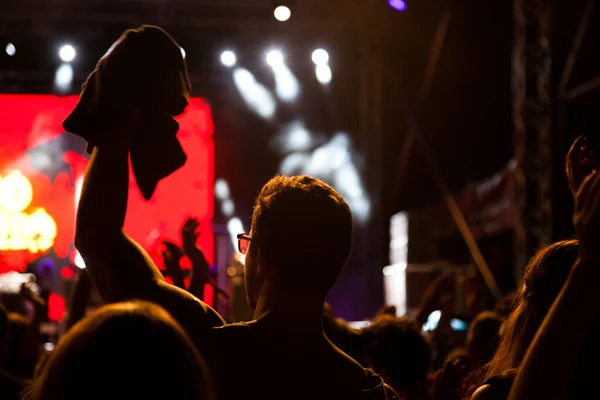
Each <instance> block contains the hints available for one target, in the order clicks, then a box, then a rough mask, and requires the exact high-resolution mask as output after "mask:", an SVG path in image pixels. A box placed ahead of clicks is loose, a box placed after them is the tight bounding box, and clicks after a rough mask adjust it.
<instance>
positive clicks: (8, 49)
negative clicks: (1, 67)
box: [4, 43, 17, 56]
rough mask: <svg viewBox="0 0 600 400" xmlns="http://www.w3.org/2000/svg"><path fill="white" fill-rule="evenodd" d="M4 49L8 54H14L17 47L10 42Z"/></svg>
mask: <svg viewBox="0 0 600 400" xmlns="http://www.w3.org/2000/svg"><path fill="white" fill-rule="evenodd" d="M4 50H6V54H8V55H9V56H14V55H15V54H16V53H17V48H16V47H15V45H14V44H12V43H9V44H7V45H6V48H5V49H4Z"/></svg>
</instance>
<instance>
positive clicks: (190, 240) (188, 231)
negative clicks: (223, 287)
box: [181, 218, 211, 299]
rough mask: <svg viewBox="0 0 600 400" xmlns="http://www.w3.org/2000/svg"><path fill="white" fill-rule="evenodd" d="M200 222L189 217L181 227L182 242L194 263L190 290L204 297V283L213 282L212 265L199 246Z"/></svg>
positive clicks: (195, 294) (184, 249)
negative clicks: (211, 275)
mask: <svg viewBox="0 0 600 400" xmlns="http://www.w3.org/2000/svg"><path fill="white" fill-rule="evenodd" d="M199 227H200V222H199V221H198V220H197V219H195V218H189V219H188V220H187V221H185V223H184V224H183V227H182V228H181V242H182V243H183V251H184V252H185V255H186V256H188V258H189V259H190V262H191V263H192V277H191V279H190V286H189V288H188V291H189V292H190V293H192V294H193V295H194V296H196V297H198V298H200V299H203V298H204V285H206V284H207V283H210V282H211V279H210V274H209V273H210V265H208V261H207V260H206V257H205V256H204V252H202V249H200V247H198V245H197V243H196V242H197V241H198V237H199V236H200V233H199V232H198V228H199Z"/></svg>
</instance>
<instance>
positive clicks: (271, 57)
mask: <svg viewBox="0 0 600 400" xmlns="http://www.w3.org/2000/svg"><path fill="white" fill-rule="evenodd" d="M266 60H267V64H269V65H270V66H271V67H273V68H276V67H278V66H280V65H282V64H283V53H282V52H281V51H279V50H270V51H269V52H268V53H267V56H266Z"/></svg>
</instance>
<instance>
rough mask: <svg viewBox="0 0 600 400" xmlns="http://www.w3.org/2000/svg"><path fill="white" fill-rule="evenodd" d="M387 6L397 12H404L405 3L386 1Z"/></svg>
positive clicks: (394, 0)
mask: <svg viewBox="0 0 600 400" xmlns="http://www.w3.org/2000/svg"><path fill="white" fill-rule="evenodd" d="M388 4H389V5H390V7H392V8H393V9H394V10H397V11H404V10H406V1H404V0H388Z"/></svg>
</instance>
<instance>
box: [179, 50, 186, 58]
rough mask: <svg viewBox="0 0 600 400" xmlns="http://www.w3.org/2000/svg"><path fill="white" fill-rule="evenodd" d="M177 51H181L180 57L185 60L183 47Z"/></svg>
mask: <svg viewBox="0 0 600 400" xmlns="http://www.w3.org/2000/svg"><path fill="white" fill-rule="evenodd" d="M179 50H181V57H183V58H184V59H185V55H186V54H185V50H184V49H183V47H180V48H179Z"/></svg>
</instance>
